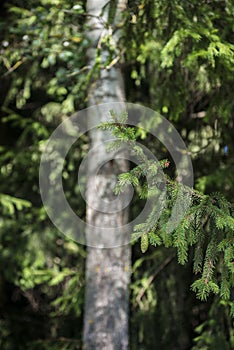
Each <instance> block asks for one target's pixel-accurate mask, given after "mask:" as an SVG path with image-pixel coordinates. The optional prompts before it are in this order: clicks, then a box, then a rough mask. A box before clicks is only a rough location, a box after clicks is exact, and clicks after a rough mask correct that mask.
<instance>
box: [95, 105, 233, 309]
mask: <svg viewBox="0 0 234 350" xmlns="http://www.w3.org/2000/svg"><path fill="white" fill-rule="evenodd" d="M110 114H111V117H112V119H111V120H110V122H105V123H102V124H101V126H100V127H101V128H103V129H104V130H107V129H109V130H111V131H112V132H113V134H114V136H115V137H117V140H120V141H121V142H122V143H126V144H128V145H129V146H131V150H132V152H133V153H134V154H135V156H136V157H137V158H138V162H139V164H140V165H138V166H136V167H134V168H133V169H132V170H130V171H129V172H127V173H123V174H120V175H119V177H118V182H117V185H116V188H115V192H116V194H118V193H120V192H122V191H124V190H125V188H126V186H127V185H129V184H131V185H133V186H134V187H138V186H140V179H142V176H145V177H146V176H147V175H150V176H151V177H155V176H157V168H158V167H159V166H161V167H162V168H165V167H166V166H167V164H168V160H165V159H164V160H161V161H160V163H159V164H157V163H156V162H155V163H154V162H153V161H152V160H148V159H147V156H146V155H145V154H144V151H143V150H142V149H141V148H140V147H139V146H138V145H137V142H136V140H137V131H136V130H137V128H134V127H126V126H125V124H124V123H126V122H127V115H126V114H123V115H122V116H121V117H120V118H118V117H117V116H116V114H115V113H114V112H113V111H110ZM141 182H142V181H141ZM167 183H168V191H167V202H166V206H165V207H164V208H163V210H164V211H165V212H166V215H165V214H164V215H162V218H161V220H159V221H158V222H157V219H156V214H157V211H158V210H159V209H158V206H156V205H155V208H154V209H153V210H152V212H151V213H150V214H149V216H148V218H147V220H146V222H145V223H141V224H140V225H138V226H136V227H135V229H134V231H135V235H134V237H136V233H137V236H138V237H139V236H140V237H141V251H142V253H145V252H146V251H147V249H148V246H149V243H150V244H152V245H154V246H157V245H161V244H164V245H165V246H166V247H175V248H176V249H177V256H178V262H179V263H180V264H182V265H184V264H185V263H186V262H188V254H189V248H190V247H193V246H194V256H193V270H194V273H195V274H199V277H198V278H197V279H196V280H195V281H194V282H193V284H192V286H191V288H192V290H193V291H195V292H196V294H197V296H198V297H199V298H200V299H201V300H207V298H208V296H209V295H210V293H214V294H219V296H220V298H221V299H222V300H229V301H230V305H231V308H230V311H231V314H232V315H234V313H233V312H234V303H233V301H232V302H231V300H230V293H231V290H232V288H233V287H234V278H233V277H234V266H233V262H234V260H233V259H234V218H233V209H234V208H233V205H232V204H231V203H229V202H228V201H227V200H226V199H225V198H224V196H223V195H222V194H219V193H214V194H211V195H204V194H202V193H199V192H197V191H195V190H193V189H190V188H187V187H186V186H183V185H181V184H179V183H178V182H177V181H176V180H173V179H170V178H169V177H167ZM146 185H147V183H144V184H143V188H146ZM150 186H152V188H151V187H150ZM150 186H149V184H148V194H150V197H152V198H154V196H155V191H154V187H155V186H157V185H156V182H153V184H150ZM178 187H180V189H182V194H180V195H181V196H182V197H185V196H187V195H188V193H189V194H190V195H191V197H192V204H191V206H190V208H189V209H188V210H187V212H186V214H185V216H184V217H183V219H182V220H181V222H180V223H179V224H178V226H177V228H176V229H175V230H174V231H172V232H169V231H168V230H166V225H167V221H168V219H169V216H170V213H171V208H172V207H173V205H174V204H175V201H176V199H177V195H179V191H178ZM156 193H157V191H156ZM147 196H148V195H147ZM157 201H158V194H156V196H155V203H157ZM178 216H180V214H179V213H178Z"/></svg>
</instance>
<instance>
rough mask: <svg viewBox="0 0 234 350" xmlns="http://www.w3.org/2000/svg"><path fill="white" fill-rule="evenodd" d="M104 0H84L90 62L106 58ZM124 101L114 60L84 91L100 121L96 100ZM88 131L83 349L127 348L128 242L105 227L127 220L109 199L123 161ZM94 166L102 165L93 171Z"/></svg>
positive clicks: (104, 135)
mask: <svg viewBox="0 0 234 350" xmlns="http://www.w3.org/2000/svg"><path fill="white" fill-rule="evenodd" d="M107 3H108V1H106V0H88V1H87V13H89V14H90V15H92V16H90V20H89V22H88V24H89V29H88V30H89V32H88V35H89V38H90V40H91V42H92V48H91V49H90V50H89V60H90V64H91V65H93V64H94V59H95V52H96V48H97V46H98V47H100V49H101V64H103V63H104V62H106V59H107V57H108V50H107V49H105V45H102V44H101V40H102V38H103V36H104V35H105V33H107V31H109V30H110V27H109V28H107V26H105V23H106V22H107V14H108V6H106V7H104V6H105V5H107ZM109 3H111V2H109ZM125 6H126V3H125V0H120V1H118V2H117V8H116V11H115V12H114V13H115V15H114V19H113V20H114V22H115V24H116V23H117V22H118V21H119V20H120V18H121V13H122V11H123V10H124V9H125ZM103 9H104V10H103ZM98 16H101V17H102V19H100V18H98ZM117 35H118V34H117V32H116V33H115V35H114V36H113V40H114V43H116V42H117ZM124 100H125V94H124V83H123V77H122V74H121V71H120V69H119V68H118V67H117V66H116V65H113V66H112V67H111V68H110V69H101V71H100V74H99V77H98V78H97V79H96V80H95V81H94V82H93V84H92V86H91V87H90V91H89V105H90V106H92V105H95V106H96V107H95V111H96V112H95V116H96V117H95V118H97V119H98V120H97V122H98V123H99V122H101V121H103V120H104V119H102V118H103V116H102V108H101V107H100V103H109V104H110V105H111V102H113V101H117V102H121V101H124ZM107 106H108V105H107ZM99 108H100V110H99ZM92 117H93V114H92ZM89 135H90V139H91V145H92V149H93V152H92V153H91V154H90V157H89V159H88V164H89V165H88V168H89V170H88V180H87V192H86V198H87V203H90V204H87V224H88V225H92V226H93V227H94V228H95V229H94V230H93V229H90V228H89V227H88V228H87V232H86V241H87V260H86V293H85V298H86V299H85V317H84V349H85V350H91V349H92V350H94V349H95V350H103V349H106V350H112V349H113V350H114V349H116V350H117V349H118V350H120V349H127V348H128V286H129V277H130V246H129V244H126V242H127V240H126V233H125V232H122V233H121V234H120V235H115V234H111V232H112V231H111V229H115V228H116V227H121V226H122V225H124V224H125V223H127V220H128V212H127V210H119V208H118V204H116V205H115V203H114V202H113V201H114V199H115V196H114V195H113V187H114V184H115V181H116V177H117V175H118V174H119V173H121V172H124V171H127V169H128V163H127V161H126V160H123V159H114V160H108V159H109V156H110V154H109V153H108V154H107V151H106V144H105V141H106V140H107V139H108V138H109V136H108V134H107V133H106V132H104V131H102V130H99V129H98V130H97V129H95V130H90V131H89ZM100 165H102V166H101V167H100V170H99V171H97V168H98V167H99V166H100ZM97 190H98V195H97V193H96V191H97ZM103 203H104V204H105V205H106V206H107V208H108V207H109V205H110V206H111V207H112V210H111V212H110V213H108V212H106V210H104V209H105V208H104V207H103V205H104V204H103ZM105 205H104V206H105ZM95 208H96V209H95ZM97 208H100V210H97ZM102 209H103V210H102ZM103 226H104V227H105V228H110V234H108V231H107V233H103V229H102V227H103ZM90 227H91V226H90ZM94 231H95V232H94ZM124 235H125V236H124ZM95 237H96V238H95ZM97 240H98V241H97ZM101 247H103V248H101ZM105 247H112V248H105ZM113 247H115V248H113Z"/></svg>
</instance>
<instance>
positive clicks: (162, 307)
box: [0, 0, 234, 350]
mask: <svg viewBox="0 0 234 350" xmlns="http://www.w3.org/2000/svg"><path fill="white" fill-rule="evenodd" d="M86 19H87V13H86V1H75V0H74V1H73V0H28V1H27V2H25V1H23V0H9V1H1V4H0V75H1V76H0V104H1V107H0V165H1V170H0V212H1V215H0V349H1V350H21V349H30V350H31V349H32V350H33V349H40V350H41V349H42V350H43V349H44V350H47V349H50V350H58V349H64V350H65V349H71V350H72V349H81V348H82V332H83V313H84V289H85V258H86V249H85V247H84V246H82V245H79V244H77V243H75V242H73V241H71V240H69V239H68V238H66V237H65V236H64V235H62V234H61V233H60V232H58V230H56V228H55V227H54V226H53V225H52V223H51V222H50V220H49V218H48V217H47V214H46V212H45V209H44V208H43V206H42V202H41V198H40V193H39V183H38V169H39V164H40V157H41V153H42V151H43V149H44V148H43V147H44V145H45V142H46V140H47V139H48V138H49V136H50V134H51V133H52V132H53V130H54V129H55V128H56V127H57V126H58V125H59V124H60V123H61V121H63V120H64V118H66V117H67V116H70V115H72V114H73V113H75V112H76V111H78V110H81V109H83V108H85V107H86V106H87V91H88V89H89V86H90V83H91V81H92V79H93V77H94V76H95V75H96V74H98V70H99V69H100V65H99V63H100V62H99V60H98V54H97V59H96V62H95V63H94V65H93V66H92V67H90V66H89V65H87V57H86V53H87V50H88V48H89V45H90V43H89V40H88V39H87V36H86V33H87V31H88V28H87V21H86ZM110 20H111V19H110ZM106 45H107V46H108V45H110V52H111V50H112V48H111V34H110V37H109V38H108V37H107V38H106ZM116 56H117V62H118V64H119V65H120V67H121V70H122V72H123V74H124V79H125V88H126V97H127V101H129V102H135V103H141V104H143V105H145V106H148V107H150V108H152V109H154V110H156V111H157V112H159V113H161V114H162V115H163V116H164V117H165V118H167V119H168V120H170V122H172V123H173V124H174V125H175V127H176V129H177V130H178V132H179V133H180V134H181V135H182V137H183V139H184V141H185V143H186V145H187V147H188V149H189V151H190V152H191V156H192V160H193V166H194V173H195V188H196V189H197V190H198V191H200V192H201V193H205V194H210V193H213V192H220V193H222V195H223V196H224V197H225V198H226V199H227V200H228V201H229V202H230V203H231V202H233V196H234V176H233V172H234V98H233V88H234V1H233V0H221V1H220V0H219V1H218V0H213V1H209V0H202V1H197V0H191V1H178V0H173V1H170V0H167V1H154V0H137V1H131V0H129V1H128V8H127V10H126V11H125V13H124V24H123V28H122V31H121V38H120V40H119V43H118V52H117V53H116V52H112V56H111V54H110V61H109V62H107V65H110V64H113V59H114V58H115V57H116ZM103 69H105V67H104V68H103ZM144 142H147V145H148V146H149V147H150V148H151V149H152V150H153V149H154V140H152V139H150V138H149V139H147V141H144ZM88 144H89V139H88V137H87V136H86V135H84V136H83V137H82V138H81V139H80V140H79V142H77V144H76V145H75V146H74V147H73V149H72V150H71V152H70V153H69V154H68V156H67V158H66V163H65V167H64V170H63V180H64V188H65V193H66V196H67V198H68V200H69V202H70V204H71V206H72V208H74V210H75V211H76V212H77V213H78V215H79V216H80V217H83V218H85V202H84V200H83V199H82V197H81V195H80V193H79V189H78V185H77V180H76V170H77V168H78V166H79V164H80V162H81V160H82V159H83V157H84V156H85V155H86V153H87V149H88ZM164 152H165V154H164V155H163V157H164V158H166V157H168V154H167V151H166V150H165V151H164ZM169 172H170V170H169ZM74 193H75V194H76V196H74ZM141 205H142V203H141V201H138V200H135V201H134V202H133V203H132V208H131V210H132V212H131V216H134V214H135V212H137V211H138V210H139V207H140V206H141ZM204 229H206V228H204ZM232 242H233V241H232ZM232 244H233V243H232ZM192 254H193V248H191V251H190V254H189V258H188V262H187V264H185V265H183V266H182V265H180V264H178V261H177V256H176V250H175V248H173V247H171V248H165V247H164V246H160V247H157V248H155V247H152V246H151V247H150V248H149V249H148V251H147V252H146V253H145V254H142V252H141V249H140V244H139V242H138V243H136V244H135V245H133V247H132V275H131V285H130V315H129V324H130V348H131V349H132V350H136V349H137V350H141V349H142V350H151V349H160V350H168V349H174V350H186V349H193V350H198V349H203V350H206V349H207V350H208V349H212V350H215V349H217V350H231V349H233V348H234V331H233V323H232V322H233V320H232V317H231V313H230V306H231V303H232V301H233V292H232V293H231V295H230V298H226V300H225V298H220V295H218V294H217V295H211V296H209V298H208V299H207V300H200V299H198V298H197V297H196V294H195V293H194V292H193V291H191V284H192V283H193V282H194V273H193V266H192V258H191V256H192ZM230 254H233V250H232V251H231V252H230ZM233 258H234V257H233V256H232V259H233ZM233 278H234V277H233V271H232V280H231V284H232V285H233ZM223 294H224V293H223Z"/></svg>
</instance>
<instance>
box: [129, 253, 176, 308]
mask: <svg viewBox="0 0 234 350" xmlns="http://www.w3.org/2000/svg"><path fill="white" fill-rule="evenodd" d="M174 257H175V255H170V256H169V257H168V258H167V259H165V260H164V261H163V263H162V264H161V265H160V266H159V267H158V269H157V270H156V271H155V272H154V273H153V274H152V275H151V276H149V278H148V279H147V281H146V285H145V286H144V287H142V288H141V290H140V291H139V293H138V295H137V297H136V302H137V303H138V304H139V302H140V301H141V299H142V297H143V295H144V294H145V292H146V290H147V288H149V286H150V285H151V283H152V282H153V280H154V279H155V277H156V276H157V275H158V274H159V273H160V272H161V271H162V270H163V269H164V268H165V267H166V266H167V265H169V264H170V262H171V261H172V260H173V259H174Z"/></svg>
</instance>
